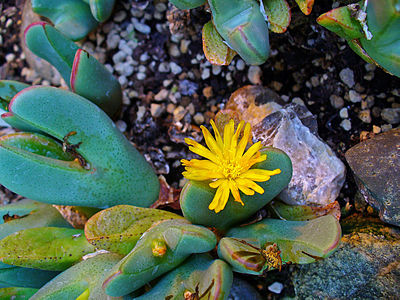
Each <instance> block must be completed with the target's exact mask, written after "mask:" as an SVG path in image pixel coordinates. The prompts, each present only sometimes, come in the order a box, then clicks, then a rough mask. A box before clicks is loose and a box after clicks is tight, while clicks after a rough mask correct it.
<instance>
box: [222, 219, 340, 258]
mask: <svg viewBox="0 0 400 300" xmlns="http://www.w3.org/2000/svg"><path fill="white" fill-rule="evenodd" d="M227 236H228V237H233V238H236V239H238V240H245V241H247V242H249V243H252V244H253V245H255V246H256V247H258V248H265V245H268V244H271V243H276V244H277V246H278V248H279V250H280V251H281V258H282V262H283V263H286V262H291V263H298V264H305V263H310V262H314V261H315V260H316V259H322V258H325V257H328V256H329V255H331V254H332V253H333V251H334V250H335V249H336V248H337V246H338V245H339V241H340V238H341V228H340V225H339V221H338V220H337V219H336V218H335V217H333V216H331V215H328V216H324V217H320V218H317V219H314V220H311V221H284V220H276V219H264V220H262V221H260V222H257V223H255V224H252V225H247V226H244V227H236V228H233V229H231V230H229V231H228V232H227ZM223 257H225V256H223Z"/></svg>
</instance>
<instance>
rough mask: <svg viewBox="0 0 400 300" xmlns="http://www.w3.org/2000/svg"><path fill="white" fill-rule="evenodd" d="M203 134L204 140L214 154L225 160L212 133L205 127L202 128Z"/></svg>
mask: <svg viewBox="0 0 400 300" xmlns="http://www.w3.org/2000/svg"><path fill="white" fill-rule="evenodd" d="M200 128H201V131H202V132H203V136H204V140H205V142H206V144H207V146H208V148H210V150H211V151H212V152H214V153H215V154H216V155H217V156H218V157H219V158H220V159H222V158H223V155H222V151H221V148H220V147H219V146H218V144H217V141H216V140H215V139H214V138H213V136H212V135H211V133H210V132H209V131H208V129H207V128H205V127H204V126H200Z"/></svg>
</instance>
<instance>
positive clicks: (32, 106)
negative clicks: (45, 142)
mask: <svg viewBox="0 0 400 300" xmlns="http://www.w3.org/2000/svg"><path fill="white" fill-rule="evenodd" d="M38 99H40V101H41V105H40V106H38V105H37V101H38ZM10 111H11V112H12V113H13V114H14V115H16V116H18V117H20V118H21V119H23V120H24V121H25V122H27V123H29V124H31V125H32V126H34V127H35V128H38V129H39V130H41V131H43V132H46V133H47V134H49V135H52V136H53V137H54V138H56V139H58V140H63V139H65V137H68V134H70V133H73V132H76V135H73V136H69V137H68V140H66V141H64V144H66V145H65V148H68V147H67V146H68V145H70V146H71V145H73V144H74V143H75V145H77V144H79V143H80V142H81V144H80V146H79V147H78V148H76V149H75V150H74V148H73V149H72V150H70V151H72V155H73V156H74V158H76V159H75V160H59V159H54V158H51V157H47V156H41V155H37V154H35V153H32V152H30V151H29V150H27V149H26V148H25V149H21V148H18V147H15V144H14V145H8V143H7V140H8V139H9V138H11V137H13V136H11V137H10V136H4V137H2V138H1V140H0V158H1V159H0V170H2V171H1V172H0V182H1V183H2V184H3V185H5V186H6V187H8V188H9V189H11V190H13V191H15V192H17V193H18V194H20V195H23V196H25V197H27V198H30V199H35V200H39V201H42V202H47V203H52V204H61V205H77V206H89V207H104V206H112V205H117V204H122V203H124V204H132V205H137V206H150V205H151V204H152V203H153V202H154V201H155V200H156V199H157V197H158V192H159V182H158V179H157V177H156V175H155V174H154V171H153V170H152V168H151V167H150V166H149V165H148V164H147V162H146V161H145V160H144V158H143V157H142V156H141V155H140V153H139V152H138V151H137V150H136V149H134V148H133V147H132V145H131V144H130V143H129V141H128V140H127V139H126V138H125V136H124V135H123V134H122V133H121V132H120V131H119V130H118V129H117V128H116V127H115V125H114V124H113V123H112V121H111V120H110V119H109V118H108V117H107V115H106V114H105V113H103V112H102V111H101V110H100V109H99V108H98V107H97V106H95V105H94V104H92V103H91V102H89V101H87V100H86V99H84V98H82V97H80V96H78V95H76V94H74V93H71V92H68V91H65V90H61V89H56V88H50V87H36V88H31V89H26V90H25V92H23V93H19V94H18V95H17V97H15V98H14V100H13V101H12V103H11V105H10ZM71 147H72V146H71ZM75 147H77V146H75ZM82 164H83V165H82ZM21 169H22V170H24V173H23V175H24V176H21V172H20V170H21Z"/></svg>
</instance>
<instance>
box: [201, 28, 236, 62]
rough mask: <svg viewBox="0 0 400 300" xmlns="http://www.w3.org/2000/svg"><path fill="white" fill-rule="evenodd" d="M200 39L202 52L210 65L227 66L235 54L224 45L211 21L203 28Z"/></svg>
mask: <svg viewBox="0 0 400 300" xmlns="http://www.w3.org/2000/svg"><path fill="white" fill-rule="evenodd" d="M202 37H203V51H204V54H205V56H206V58H207V60H208V61H209V62H210V63H212V64H213V65H218V66H227V65H229V64H230V63H231V62H232V60H233V58H234V57H235V55H236V52H235V51H234V50H232V49H231V48H229V47H228V46H227V45H226V44H225V43H224V40H223V39H222V37H221V36H220V35H219V33H218V32H217V30H216V29H215V27H214V24H213V23H212V22H211V21H209V22H207V23H206V24H205V25H204V26H203V30H202Z"/></svg>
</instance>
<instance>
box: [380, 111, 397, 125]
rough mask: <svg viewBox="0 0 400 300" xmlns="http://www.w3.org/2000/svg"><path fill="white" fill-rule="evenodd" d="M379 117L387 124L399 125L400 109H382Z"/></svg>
mask: <svg viewBox="0 0 400 300" xmlns="http://www.w3.org/2000/svg"><path fill="white" fill-rule="evenodd" d="M381 117H382V119H383V120H385V121H386V122H388V123H389V124H398V123H400V108H384V109H382V111H381Z"/></svg>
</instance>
